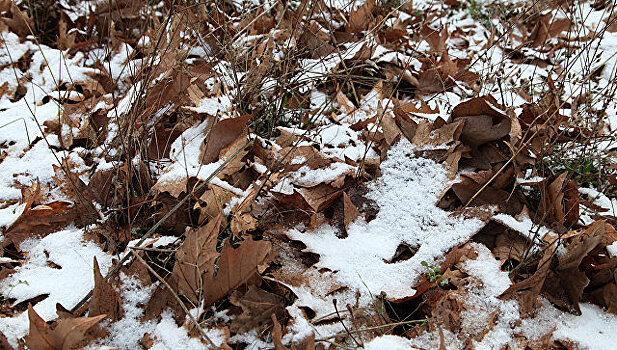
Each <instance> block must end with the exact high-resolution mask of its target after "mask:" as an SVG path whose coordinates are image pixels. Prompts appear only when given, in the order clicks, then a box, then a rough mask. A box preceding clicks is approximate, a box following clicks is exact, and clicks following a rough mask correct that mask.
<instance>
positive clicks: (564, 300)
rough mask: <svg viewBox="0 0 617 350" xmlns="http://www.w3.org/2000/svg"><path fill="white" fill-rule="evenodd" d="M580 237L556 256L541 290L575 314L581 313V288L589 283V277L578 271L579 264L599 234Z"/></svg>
mask: <svg viewBox="0 0 617 350" xmlns="http://www.w3.org/2000/svg"><path fill="white" fill-rule="evenodd" d="M582 239H583V241H578V242H573V243H571V244H570V245H569V246H568V247H567V248H568V252H567V253H566V254H564V255H563V256H560V257H559V258H558V262H559V263H558V265H557V268H556V269H555V271H553V270H551V271H549V273H548V275H547V276H546V281H545V283H544V287H543V290H542V291H543V294H544V295H545V296H546V297H547V299H548V300H549V301H550V302H552V303H553V304H555V305H556V306H557V307H558V308H560V309H562V310H565V311H568V312H571V313H573V314H575V315H580V314H581V309H580V307H579V304H578V302H579V300H580V298H581V296H582V295H583V289H585V287H587V284H589V279H588V278H587V276H586V275H585V273H584V272H582V271H580V269H579V265H580V264H581V262H582V261H583V259H584V258H585V257H586V256H587V254H589V252H591V251H592V250H593V249H594V248H595V247H596V246H597V245H598V244H599V243H600V240H601V238H600V237H599V236H585V237H582Z"/></svg>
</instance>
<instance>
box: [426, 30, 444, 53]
mask: <svg viewBox="0 0 617 350" xmlns="http://www.w3.org/2000/svg"><path fill="white" fill-rule="evenodd" d="M420 35H421V36H422V39H424V40H426V42H427V43H428V45H429V46H430V48H431V51H432V52H434V53H438V54H441V53H443V52H444V51H445V50H446V40H447V39H448V30H447V29H446V28H445V27H444V28H442V29H441V30H440V31H439V30H435V29H433V28H431V27H429V26H428V25H423V26H422V29H421V30H420Z"/></svg>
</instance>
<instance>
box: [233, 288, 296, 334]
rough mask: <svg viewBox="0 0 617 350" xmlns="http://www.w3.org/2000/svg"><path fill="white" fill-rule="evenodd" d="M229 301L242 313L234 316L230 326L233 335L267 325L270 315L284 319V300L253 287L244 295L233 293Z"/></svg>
mask: <svg viewBox="0 0 617 350" xmlns="http://www.w3.org/2000/svg"><path fill="white" fill-rule="evenodd" d="M229 301H230V302H231V303H232V304H234V305H236V306H239V307H241V308H242V313H241V314H240V315H238V316H236V318H235V319H234V320H233V321H232V323H231V326H230V327H231V331H232V332H235V333H246V332H248V331H250V330H251V329H254V328H258V329H260V328H261V327H263V326H264V325H269V324H270V321H271V315H272V314H274V315H277V316H278V317H277V318H280V319H282V318H284V317H285V300H284V298H283V297H281V296H279V295H276V294H274V293H270V292H266V291H265V290H263V289H261V288H258V287H256V286H254V285H251V286H249V290H248V291H247V292H246V293H245V294H244V295H240V293H239V292H238V291H237V290H236V291H234V292H233V293H232V294H231V296H230V297H229Z"/></svg>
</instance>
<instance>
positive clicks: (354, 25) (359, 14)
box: [345, 0, 375, 34]
mask: <svg viewBox="0 0 617 350" xmlns="http://www.w3.org/2000/svg"><path fill="white" fill-rule="evenodd" d="M374 8H375V0H368V1H366V2H365V3H364V4H362V6H360V7H358V9H356V10H352V11H351V12H350V13H349V22H347V26H345V30H346V31H347V32H349V33H357V34H360V33H361V32H362V31H365V30H367V29H368V27H369V23H370V21H371V14H372V12H373V9H374Z"/></svg>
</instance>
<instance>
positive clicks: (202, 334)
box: [127, 247, 220, 349]
mask: <svg viewBox="0 0 617 350" xmlns="http://www.w3.org/2000/svg"><path fill="white" fill-rule="evenodd" d="M130 249H131V253H133V255H134V256H135V258H136V259H137V260H139V262H141V263H142V264H144V266H145V267H146V268H147V269H148V271H150V273H152V274H153V275H154V276H155V277H156V278H157V279H158V280H159V281H161V283H163V284H164V285H165V288H167V289H168V290H169V292H171V294H172V295H173V296H174V298H175V299H176V300H177V301H178V304H180V307H181V308H182V310H184V312H185V313H186V314H187V315H188V316H189V318H190V319H191V321H192V322H193V324H194V325H195V327H197V330H198V331H199V334H200V335H201V336H202V337H203V338H204V339H206V340H207V341H208V343H210V345H211V346H212V347H213V348H215V349H220V348H219V347H218V346H216V344H214V342H213V341H212V339H210V337H208V335H207V334H206V332H205V331H204V329H203V328H201V326H200V325H199V322H197V320H196V319H195V316H193V314H191V312H190V311H189V309H187V308H186V305H184V303H183V302H182V299H180V296H179V295H178V293H176V292H175V291H174V289H173V288H171V286H170V285H169V283H167V281H165V279H164V278H163V277H161V276H160V275H159V274H158V273H156V271H154V269H153V268H152V267H151V266H150V265H148V263H147V262H146V261H145V260H144V259H143V258H142V257H141V256H139V253H137V252H136V251H135V248H133V247H130ZM127 255H128V254H127Z"/></svg>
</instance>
